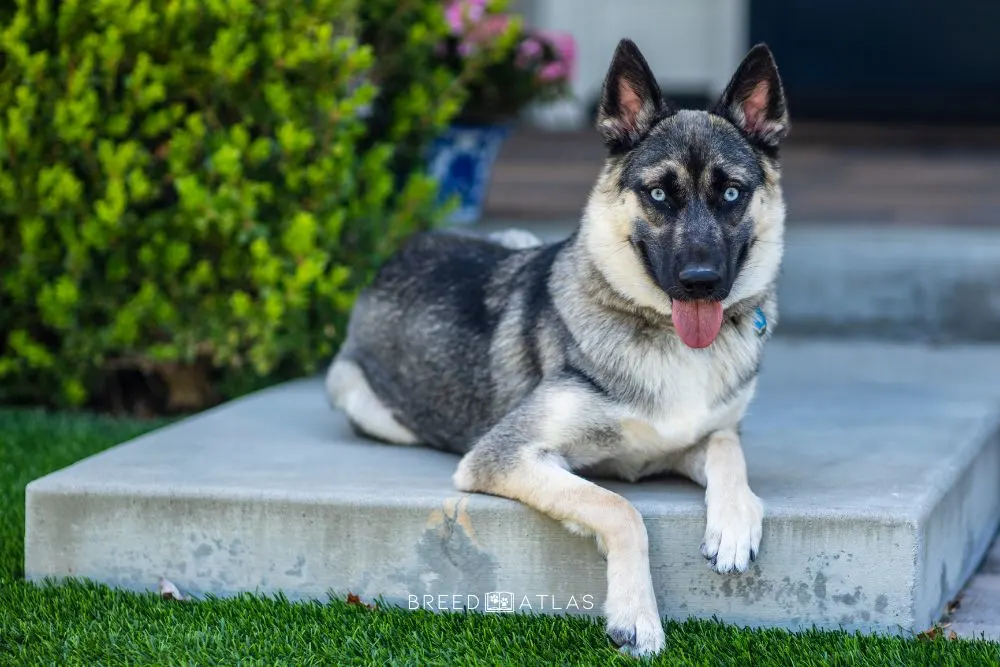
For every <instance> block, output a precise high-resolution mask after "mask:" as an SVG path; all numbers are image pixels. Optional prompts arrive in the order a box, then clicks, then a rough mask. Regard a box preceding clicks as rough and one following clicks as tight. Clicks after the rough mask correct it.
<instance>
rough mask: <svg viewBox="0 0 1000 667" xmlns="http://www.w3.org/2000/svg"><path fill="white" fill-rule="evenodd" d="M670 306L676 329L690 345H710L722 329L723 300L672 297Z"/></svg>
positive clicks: (686, 343)
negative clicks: (684, 299)
mask: <svg viewBox="0 0 1000 667" xmlns="http://www.w3.org/2000/svg"><path fill="white" fill-rule="evenodd" d="M670 308H671V318H672V319H673V322H674V329H676V330H677V335H678V336H680V339H681V341H683V342H684V344H685V345H687V346H688V347H691V348H694V349H696V350H698V349H701V348H703V347H708V346H709V345H711V344H712V342H713V341H714V340H715V339H716V338H717V337H718V335H719V330H720V329H722V302H721V301H709V300H707V299H700V300H697V301H681V300H680V299H672V300H671V302H670Z"/></svg>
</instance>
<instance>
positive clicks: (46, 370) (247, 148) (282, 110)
mask: <svg viewBox="0 0 1000 667" xmlns="http://www.w3.org/2000/svg"><path fill="white" fill-rule="evenodd" d="M446 33H447V26H446V24H445V22H444V18H443V13H442V6H441V2H440V0H409V1H408V0H392V1H391V2H390V1H388V0H313V1H297V2H281V1H278V0H274V1H267V0H164V1H163V2H153V1H151V0H62V1H61V2H57V1H56V0H48V1H46V0H19V1H18V2H17V3H15V4H10V3H4V7H3V8H0V400H7V401H10V400H18V401H24V400H28V401H36V402H42V403H50V404H62V405H79V404H82V403H85V402H87V401H94V400H101V399H100V396H99V394H100V392H101V391H103V390H102V389H101V388H102V387H103V386H105V385H106V381H107V378H108V375H109V373H112V374H113V373H115V372H119V371H121V370H123V369H125V370H128V369H133V370H138V371H141V372H142V373H146V374H153V375H156V376H158V377H160V378H161V379H162V380H163V381H164V382H165V383H166V386H167V388H168V390H169V393H170V398H169V402H170V403H171V405H172V407H198V404H199V403H203V402H204V401H205V400H206V396H207V394H208V393H210V392H209V391H208V390H207V389H206V388H205V387H206V383H210V378H211V382H215V381H217V380H221V381H222V383H223V384H222V385H221V386H223V387H228V389H224V390H223V392H222V393H223V395H226V394H229V393H231V392H232V391H236V389H234V387H241V388H248V387H249V386H250V385H256V384H259V383H261V382H264V381H273V380H274V379H278V378H281V377H288V376H292V375H298V374H302V373H306V372H311V371H313V370H315V369H316V368H317V366H318V364H320V363H322V362H324V361H326V360H327V359H328V358H329V357H330V355H331V354H332V353H333V351H334V350H335V348H336V346H337V344H338V343H339V341H340V339H341V336H342V326H343V324H344V322H345V321H346V314H347V312H348V310H349V308H350V306H351V304H352V303H353V300H354V297H355V294H356V292H357V290H358V289H359V287H360V286H361V285H363V284H364V283H365V282H367V281H368V280H369V279H370V277H371V274H372V271H373V270H374V268H375V267H376V266H377V265H378V264H379V262H381V261H382V260H383V259H384V257H385V256H386V255H387V254H388V253H390V252H391V251H392V250H394V249H395V248H396V247H397V245H398V243H399V242H400V240H401V239H402V238H404V237H405V236H406V235H408V234H410V233H412V232H413V231H416V230H418V229H422V228H427V227H428V226H430V225H432V224H434V223H435V222H436V220H438V219H439V218H438V214H439V213H440V211H438V210H437V208H436V206H435V203H434V202H435V196H436V184H435V183H434V182H433V181H432V180H431V179H429V177H427V176H426V174H425V173H424V172H423V170H422V167H423V165H422V163H421V162H420V160H419V155H420V153H421V151H422V150H423V147H424V146H425V145H426V143H427V142H428V141H429V140H430V139H431V138H432V137H433V136H434V134H435V133H437V132H439V131H440V130H441V128H442V127H444V126H445V125H446V124H447V123H448V122H449V121H450V120H451V118H452V117H454V116H455V114H456V113H457V112H458V111H459V110H460V108H461V105H462V102H463V99H464V95H465V90H464V88H463V86H462V79H464V78H465V77H464V76H463V77H459V78H457V79H456V77H454V76H453V75H452V74H450V73H449V72H447V71H446V70H444V69H441V68H438V67H435V66H434V55H433V54H434V48H435V45H436V44H438V43H439V42H440V40H441V39H442V38H443V36H444V35H445V34H446ZM376 54H378V56H377V57H376ZM491 57H495V54H487V53H484V54H483V55H482V57H481V59H480V60H479V61H476V60H472V61H470V62H469V64H468V67H469V72H468V75H469V76H470V77H472V76H474V75H475V70H476V68H477V67H483V66H485V65H486V63H487V62H488V60H489V59H490V58H491ZM382 79H384V80H385V81H386V82H387V83H388V84H391V85H387V86H384V87H382V88H380V87H379V83H380V81H381V80H382ZM366 108H368V109H371V110H372V113H371V114H367V115H366V114H364V113H362V111H363V110H364V109H366ZM263 378H266V380H262V379H263ZM248 382H249V384H247V383H248Z"/></svg>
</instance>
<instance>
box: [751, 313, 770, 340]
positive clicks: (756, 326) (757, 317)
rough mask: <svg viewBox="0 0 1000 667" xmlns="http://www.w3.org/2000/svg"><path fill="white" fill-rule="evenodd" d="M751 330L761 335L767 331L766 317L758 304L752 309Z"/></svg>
mask: <svg viewBox="0 0 1000 667" xmlns="http://www.w3.org/2000/svg"><path fill="white" fill-rule="evenodd" d="M753 330H754V331H756V332H757V335H758V336H763V335H764V334H765V333H766V332H767V317H765V316H764V311H763V310H761V309H760V306H758V307H757V308H756V310H754V311H753Z"/></svg>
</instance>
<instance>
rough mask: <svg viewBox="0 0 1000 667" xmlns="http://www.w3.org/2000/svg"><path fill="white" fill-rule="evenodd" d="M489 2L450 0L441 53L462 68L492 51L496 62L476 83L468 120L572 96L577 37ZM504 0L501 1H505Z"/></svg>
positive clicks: (508, 113)
mask: <svg viewBox="0 0 1000 667" xmlns="http://www.w3.org/2000/svg"><path fill="white" fill-rule="evenodd" d="M497 4H498V3H496V2H491V1H490V0H449V1H448V2H447V4H446V5H445V10H444V11H445V20H446V21H447V22H448V27H449V28H450V31H451V35H450V37H449V38H448V40H446V42H445V43H443V44H441V45H440V47H439V54H440V55H441V56H442V57H443V58H444V59H445V60H446V62H449V63H450V64H451V65H452V66H453V67H455V68H457V66H458V65H460V64H461V61H462V60H463V59H466V58H473V57H477V56H478V55H479V54H482V53H484V52H487V51H490V52H491V53H492V54H493V57H494V60H493V61H492V62H491V64H489V65H488V66H487V67H486V68H485V69H484V70H483V72H482V76H481V77H480V78H479V80H477V81H472V82H469V86H468V88H469V99H468V101H467V102H466V105H465V107H464V109H463V113H462V114H461V119H463V120H467V121H476V122H484V121H495V120H502V119H505V118H509V117H512V116H514V115H516V114H517V112H518V111H520V110H521V109H522V108H523V107H524V106H526V105H527V104H530V103H532V102H536V101H549V100H553V99H558V98H560V97H563V96H565V95H567V94H568V92H569V87H570V83H571V82H572V79H573V75H574V71H575V66H576V41H575V40H574V39H573V36H572V35H570V34H568V33H564V32H557V31H550V30H534V29H530V28H526V27H524V26H523V25H522V23H521V19H520V17H518V16H515V15H512V14H509V13H504V12H501V11H497V9H496V5H497ZM501 4H502V3H501Z"/></svg>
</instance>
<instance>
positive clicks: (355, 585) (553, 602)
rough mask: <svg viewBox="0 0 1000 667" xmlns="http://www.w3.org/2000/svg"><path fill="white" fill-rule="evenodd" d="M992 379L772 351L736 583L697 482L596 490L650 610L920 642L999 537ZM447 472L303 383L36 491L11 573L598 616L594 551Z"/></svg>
mask: <svg viewBox="0 0 1000 667" xmlns="http://www.w3.org/2000/svg"><path fill="white" fill-rule="evenodd" d="M998 370H1000V348H998V347H990V346H964V347H951V348H930V347H925V346H919V345H900V344H881V343H867V342H855V343H835V342H797V341H782V340H776V341H773V344H772V345H770V346H769V348H768V352H767V354H766V357H765V360H764V367H763V372H762V377H761V383H760V388H759V392H758V397H757V399H756V400H755V402H754V404H753V406H752V408H751V411H750V414H749V416H748V418H747V420H746V423H745V426H744V439H745V445H746V453H747V459H748V464H749V470H750V477H751V485H752V486H753V488H754V490H755V491H756V492H757V493H758V494H759V495H760V496H761V497H762V499H763V500H764V502H765V503H766V506H767V511H766V516H765V523H764V538H763V543H762V550H761V553H760V556H759V558H758V559H757V562H756V563H755V564H754V566H753V568H752V570H751V571H749V572H747V573H746V574H744V575H742V576H720V575H718V574H715V573H714V572H712V571H711V570H710V569H709V568H708V566H707V565H706V563H705V561H704V560H703V559H702V557H701V555H700V554H699V553H698V547H699V544H700V541H701V537H702V532H703V529H704V520H705V511H704V507H703V503H702V498H703V494H702V491H701V490H700V489H699V488H697V487H696V486H695V485H694V484H691V483H689V482H686V481H682V480H678V479H670V478H666V479H657V480H652V481H646V482H642V483H638V484H624V483H606V482H601V483H602V484H606V485H607V486H608V487H610V488H613V489H615V490H617V491H619V492H621V493H623V494H624V495H625V496H626V497H628V498H629V499H631V500H632V501H633V502H634V503H635V505H636V507H637V508H638V509H639V511H640V512H641V513H642V515H643V516H644V517H645V520H646V522H647V526H648V532H649V536H650V543H651V544H650V557H651V561H652V564H653V578H654V582H655V586H656V590H657V593H658V597H659V604H660V610H661V612H662V613H663V614H665V615H667V616H670V617H673V618H687V617H689V616H695V617H712V616H716V617H718V618H721V619H723V620H727V621H730V622H735V623H739V624H748V625H753V626H760V625H765V626H781V627H788V628H793V629H795V628H803V627H809V626H811V625H813V624H815V625H817V626H819V627H823V628H836V627H844V628H847V629H861V630H864V631H882V632H886V631H888V632H900V631H904V632H905V631H921V630H924V629H927V628H928V627H930V626H931V624H932V623H933V622H934V621H936V620H937V619H938V618H940V613H941V611H942V609H943V608H944V607H945V605H946V603H947V602H948V601H949V600H950V599H952V597H953V596H954V595H955V594H956V593H957V592H958V591H959V590H960V589H961V588H962V586H963V584H964V583H965V582H966V581H967V580H968V578H969V575H970V574H971V572H972V571H973V570H974V569H975V567H976V565H977V564H978V563H979V562H980V560H981V559H982V557H983V554H984V553H986V549H987V547H988V545H989V542H990V539H991V538H992V536H993V535H994V534H995V531H996V529H997V526H998V523H1000V437H998V435H1000V434H998V428H997V425H998V420H997V417H998V406H1000V382H997V379H996V378H997V371H998ZM456 462H457V457H455V456H452V455H449V454H445V453H442V452H438V451H433V450H430V449H425V448H421V447H395V446H387V445H379V444H375V443H371V442H366V441H363V440H359V439H358V438H356V437H354V436H353V435H351V432H350V430H349V429H348V427H347V425H346V423H345V421H344V419H343V417H342V415H341V414H339V413H338V412H335V411H332V410H330V409H329V408H328V407H327V404H326V402H325V398H324V396H323V391H322V385H321V382H320V381H319V380H317V379H308V380H303V381H298V382H293V383H290V384H287V385H284V386H279V387H277V388H274V389H271V390H268V391H264V392H261V393H258V394H255V395H253V396H250V397H248V398H246V399H243V400H240V401H236V402H233V403H230V404H227V405H224V406H222V407H220V408H218V409H215V410H213V411H210V412H208V413H205V414H202V415H200V416H196V417H193V418H190V419H187V420H184V421H182V422H180V423H178V424H175V425H172V426H170V427H168V428H164V429H162V430H159V431H156V432H154V433H151V434H148V435H146V436H144V437H141V438H139V439H137V440H134V441H132V442H129V443H126V444H123V445H121V446H119V447H117V448H114V449H112V450H109V451H107V452H105V453H102V454H99V455H97V456H94V457H92V458H89V459H87V460H84V461H82V462H80V463H77V464H75V465H73V466H70V467H69V468H66V469H64V470H61V471H58V472H55V473H53V474H51V475H48V476H46V477H44V478H42V479H39V480H36V481H34V482H32V483H31V484H30V485H29V487H28V489H27V535H26V547H25V561H26V562H25V569H26V573H27V576H28V577H29V578H31V579H34V580H37V579H41V578H43V577H64V576H80V577H88V578H91V579H95V580H98V581H101V582H105V583H107V584H110V585H112V586H117V587H124V588H127V589H133V590H150V589H154V588H155V586H156V584H157V580H158V578H159V577H161V576H165V577H167V578H168V579H170V580H171V581H173V582H174V583H175V584H177V585H178V586H179V587H180V588H181V590H182V591H188V592H193V593H195V594H200V593H213V594H217V595H231V594H234V593H238V592H241V591H257V592H261V593H270V592H274V591H278V590H281V591H284V592H285V593H286V594H287V595H288V596H290V597H292V598H302V597H306V598H310V597H318V598H323V597H325V596H326V594H327V592H328V591H331V590H332V591H334V592H336V593H337V594H340V595H345V594H346V593H347V592H353V593H356V594H359V595H361V596H362V597H364V598H371V597H375V596H380V595H381V596H383V597H384V598H385V599H386V600H387V601H389V602H395V603H399V604H402V605H404V606H407V605H411V604H412V603H413V602H414V601H415V602H416V603H417V604H419V605H423V606H425V607H427V606H429V607H431V608H435V609H440V608H444V609H450V608H461V607H463V606H469V607H473V608H476V609H479V610H485V608H486V605H487V600H490V601H491V602H490V603H491V604H492V603H493V602H494V601H499V602H505V601H512V602H513V605H514V607H515V608H516V609H520V610H522V611H527V610H528V609H531V610H533V611H536V612H539V611H541V612H551V611H557V612H561V611H566V612H569V613H598V612H599V611H600V610H601V605H602V603H603V600H604V589H605V570H604V562H603V560H602V559H601V558H600V556H599V555H598V553H597V550H596V548H595V546H594V544H593V541H592V540H590V539H586V538H580V537H575V536H573V535H570V534H569V533H567V532H566V531H565V530H564V529H563V528H562V526H561V525H559V524H558V523H556V522H555V521H552V520H550V519H548V518H546V517H543V516H541V515H540V514H538V513H536V512H534V511H532V510H529V509H527V508H525V507H523V506H521V505H519V504H517V503H514V502H511V501H507V500H504V499H501V498H495V497H489V496H482V495H467V494H461V493H457V492H455V491H454V490H453V489H452V487H451V483H450V476H451V473H452V471H453V469H454V467H455V465H456ZM488 592H507V593H510V594H511V595H510V597H504V596H501V597H499V598H496V599H494V598H487V596H486V593H488ZM425 596H428V597H425ZM430 596H433V597H430ZM469 596H474V597H469ZM526 601H527V603H528V605H529V606H527V607H526V606H525V602H526Z"/></svg>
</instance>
